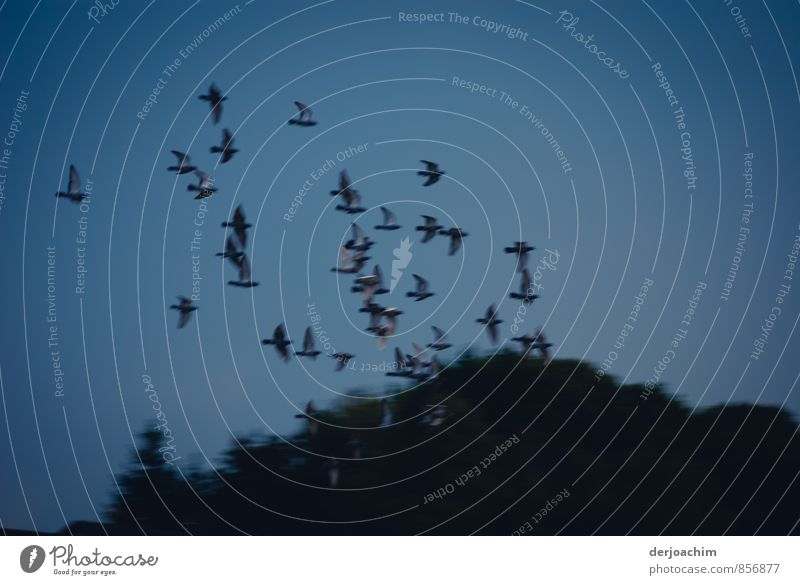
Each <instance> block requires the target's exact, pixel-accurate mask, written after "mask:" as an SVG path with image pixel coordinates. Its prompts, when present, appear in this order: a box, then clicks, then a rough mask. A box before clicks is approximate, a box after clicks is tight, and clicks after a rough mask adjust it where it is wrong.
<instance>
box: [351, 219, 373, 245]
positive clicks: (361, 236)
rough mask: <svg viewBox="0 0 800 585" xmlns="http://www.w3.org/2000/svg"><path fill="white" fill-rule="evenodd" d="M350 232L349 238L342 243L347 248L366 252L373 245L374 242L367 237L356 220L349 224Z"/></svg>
mask: <svg viewBox="0 0 800 585" xmlns="http://www.w3.org/2000/svg"><path fill="white" fill-rule="evenodd" d="M350 234H351V237H350V239H349V240H347V241H346V242H345V244H344V247H345V248H347V249H348V250H356V251H359V252H366V251H367V250H369V249H370V248H371V247H372V246H374V245H375V242H373V241H372V240H370V239H369V236H367V234H366V232H365V231H364V230H363V229H361V227H360V226H359V225H358V224H357V223H356V222H353V223H352V224H350Z"/></svg>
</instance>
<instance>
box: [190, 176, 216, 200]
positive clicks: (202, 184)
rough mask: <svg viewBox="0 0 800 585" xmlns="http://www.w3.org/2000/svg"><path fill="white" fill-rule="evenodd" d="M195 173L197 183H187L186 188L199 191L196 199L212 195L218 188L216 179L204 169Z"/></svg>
mask: <svg viewBox="0 0 800 585" xmlns="http://www.w3.org/2000/svg"><path fill="white" fill-rule="evenodd" d="M194 174H195V176H197V185H186V190H187V191H197V196H196V197H195V199H207V198H209V197H211V196H212V195H213V194H214V193H215V192H216V190H217V188H216V187H215V186H214V179H212V178H211V177H209V176H208V175H207V174H205V173H204V172H203V171H199V170H195V171H194Z"/></svg>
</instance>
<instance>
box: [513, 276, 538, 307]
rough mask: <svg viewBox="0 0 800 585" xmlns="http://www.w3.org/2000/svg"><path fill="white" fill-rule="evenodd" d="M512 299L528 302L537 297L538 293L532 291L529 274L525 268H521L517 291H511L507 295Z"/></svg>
mask: <svg viewBox="0 0 800 585" xmlns="http://www.w3.org/2000/svg"><path fill="white" fill-rule="evenodd" d="M508 296H509V297H511V298H512V299H516V300H518V301H522V302H523V303H525V304H526V305H527V304H530V303H532V302H533V301H535V300H536V299H538V298H539V295H537V294H535V293H534V292H533V287H532V286H531V275H530V272H528V269H527V268H523V269H522V278H521V279H520V285H519V292H518V293H517V292H512V293H510V294H509V295H508Z"/></svg>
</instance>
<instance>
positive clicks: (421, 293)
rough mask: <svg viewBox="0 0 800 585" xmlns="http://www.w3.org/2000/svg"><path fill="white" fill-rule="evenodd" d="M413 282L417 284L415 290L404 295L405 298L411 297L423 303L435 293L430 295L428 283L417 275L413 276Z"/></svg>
mask: <svg viewBox="0 0 800 585" xmlns="http://www.w3.org/2000/svg"><path fill="white" fill-rule="evenodd" d="M413 276H414V280H415V281H416V283H417V288H416V289H415V290H413V291H409V292H407V293H406V296H407V297H411V298H413V299H416V300H417V301H423V300H425V299H427V298H428V297H432V296H433V295H434V294H435V293H432V292H430V291H429V290H428V281H427V280H425V279H424V278H422V277H421V276H420V275H419V274H414V275H413Z"/></svg>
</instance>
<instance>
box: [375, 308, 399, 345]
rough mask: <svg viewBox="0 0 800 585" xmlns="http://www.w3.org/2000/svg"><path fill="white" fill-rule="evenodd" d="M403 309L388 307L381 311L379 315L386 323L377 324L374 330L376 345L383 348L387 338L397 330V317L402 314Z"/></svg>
mask: <svg viewBox="0 0 800 585" xmlns="http://www.w3.org/2000/svg"><path fill="white" fill-rule="evenodd" d="M402 314H403V311H401V310H400V309H397V308H395V307H390V308H388V309H384V310H383V311H381V313H380V316H381V317H384V318H385V319H386V323H384V324H383V325H378V327H377V331H376V332H375V333H376V335H377V336H378V347H380V348H381V349H383V348H384V346H385V345H386V342H387V341H388V339H389V338H390V337H391V336H393V335H394V334H395V333H396V332H397V317H398V316H400V315H402Z"/></svg>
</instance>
